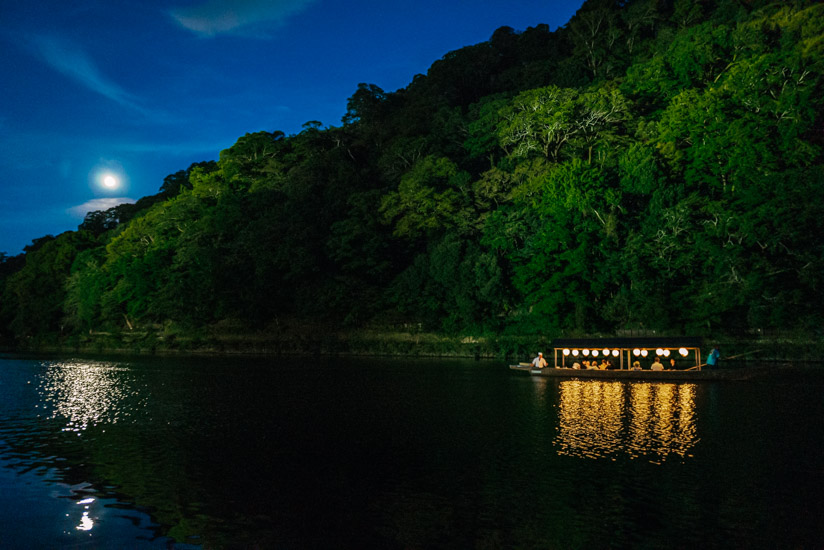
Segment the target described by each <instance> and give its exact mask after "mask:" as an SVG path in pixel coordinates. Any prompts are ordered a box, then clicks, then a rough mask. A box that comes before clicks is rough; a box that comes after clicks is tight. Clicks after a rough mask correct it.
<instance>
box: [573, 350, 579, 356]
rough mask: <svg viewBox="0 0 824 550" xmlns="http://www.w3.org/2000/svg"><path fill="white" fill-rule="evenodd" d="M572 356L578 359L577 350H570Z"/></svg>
mask: <svg viewBox="0 0 824 550" xmlns="http://www.w3.org/2000/svg"><path fill="white" fill-rule="evenodd" d="M572 355H573V356H575V357H578V350H577V349H574V350H572Z"/></svg>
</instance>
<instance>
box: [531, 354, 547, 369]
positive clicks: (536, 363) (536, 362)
mask: <svg viewBox="0 0 824 550" xmlns="http://www.w3.org/2000/svg"><path fill="white" fill-rule="evenodd" d="M532 366H533V367H535V368H536V369H542V368H544V367H546V366H547V362H546V359H544V353H543V352H541V351H539V352H538V357H536V358H535V359H533V360H532Z"/></svg>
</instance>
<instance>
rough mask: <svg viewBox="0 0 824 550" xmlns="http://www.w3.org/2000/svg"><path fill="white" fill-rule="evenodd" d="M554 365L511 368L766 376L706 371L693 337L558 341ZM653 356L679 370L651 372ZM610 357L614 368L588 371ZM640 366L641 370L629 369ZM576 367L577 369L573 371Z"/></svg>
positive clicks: (610, 375)
mask: <svg viewBox="0 0 824 550" xmlns="http://www.w3.org/2000/svg"><path fill="white" fill-rule="evenodd" d="M552 345H553V348H554V354H553V355H554V360H555V361H554V366H549V367H546V368H543V369H538V368H534V367H533V366H532V364H531V363H519V364H517V365H510V367H509V368H510V369H511V370H515V371H523V372H528V373H530V374H532V375H535V376H547V377H554V378H598V379H604V378H606V379H617V380H672V381H677V380H746V379H750V378H753V377H755V376H760V375H761V374H765V372H766V371H769V370H770V369H766V371H765V369H764V368H763V367H762V368H760V369H753V368H737V369H717V370H716V369H710V370H708V369H706V368H703V367H705V365H704V364H702V363H701V346H702V340H701V339H700V338H693V337H647V338H559V339H556V340H554V341H553V344H552ZM653 357H661V359H662V362H667V363H669V360H670V359H674V360H675V362H676V368H674V369H672V368H670V369H666V370H651V369H650V366H649V365H650V364H651V362H652V358H653ZM604 358H608V359H609V360H610V361H612V362H614V363H613V366H614V368H613V369H610V370H600V369H587V368H585V367H584V366H583V362H584V361H586V360H590V359H592V360H600V359H604ZM633 364H640V365H641V367H642V368H641V370H634V369H631V368H630V367H631V366H632V365H633ZM573 366H575V367H578V368H573Z"/></svg>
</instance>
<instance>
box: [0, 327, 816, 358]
mask: <svg viewBox="0 0 824 550" xmlns="http://www.w3.org/2000/svg"><path fill="white" fill-rule="evenodd" d="M632 335H633V336H638V333H633V334H632ZM645 335H646V336H661V335H660V334H656V333H647V334H645ZM606 336H607V335H595V336H593V337H606ZM551 345H552V339H551V338H546V337H544V336H541V335H519V336H515V335H486V336H467V335H446V334H438V333H434V332H427V331H424V330H421V329H420V328H418V327H398V328H393V329H386V328H383V329H377V328H371V329H351V330H334V329H332V328H330V327H325V326H320V325H315V326H308V325H297V326H295V325H293V326H290V327H278V328H275V329H272V328H271V327H266V328H265V329H261V330H244V329H242V328H240V327H227V326H226V325H225V324H223V325H220V326H215V327H209V328H207V329H199V330H196V331H189V332H183V331H173V330H169V329H168V327H167V328H166V330H164V329H163V328H161V327H154V328H153V329H151V330H133V331H123V332H106V331H91V332H89V333H87V334H83V335H70V336H68V337H59V336H58V335H54V334H52V335H47V336H43V337H38V338H30V339H27V340H25V341H21V342H16V343H12V342H3V341H0V351H3V352H11V353H14V352H34V353H39V352H42V353H92V354H95V353H116V354H137V355H153V354H157V355H192V356H197V355H215V356H223V355H225V356H233V355H238V356H243V355H248V356H283V355H286V356H289V355H293V356H303V357H306V356H323V357H329V356H374V357H380V356H387V357H418V358H423V357H451V358H474V359H478V360H480V359H498V360H512V359H522V360H530V359H531V358H532V357H534V355H535V354H536V353H537V351H543V352H544V354H545V355H546V356H547V357H550V358H551V357H552V347H551ZM713 345H718V346H720V347H721V348H722V349H723V350H724V355H725V356H727V357H735V356H737V355H738V354H742V355H743V356H742V357H740V358H738V359H733V360H728V361H725V360H724V357H723V356H722V361H724V362H725V363H726V364H729V363H733V362H734V363H735V364H744V363H747V362H765V361H767V362H786V361H794V362H808V363H824V352H822V349H824V341H822V340H821V339H816V338H815V337H813V336H810V335H802V334H789V333H784V334H775V333H773V334H768V335H761V336H759V335H757V334H749V335H736V336H722V337H719V338H713V339H710V338H705V345H704V349H702V357H703V356H705V355H706V354H707V353H708V352H709V350H710V349H711V348H712V347H713Z"/></svg>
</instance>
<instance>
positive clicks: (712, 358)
mask: <svg viewBox="0 0 824 550" xmlns="http://www.w3.org/2000/svg"><path fill="white" fill-rule="evenodd" d="M720 357H721V351H720V348H717V347H715V348H712V351H711V352H710V354H709V356H708V357H707V366H708V367H709V368H711V369H717V368H718V359H719V358H720Z"/></svg>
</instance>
